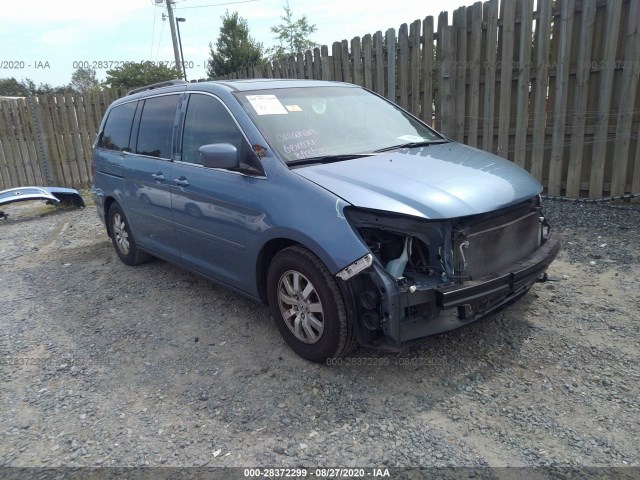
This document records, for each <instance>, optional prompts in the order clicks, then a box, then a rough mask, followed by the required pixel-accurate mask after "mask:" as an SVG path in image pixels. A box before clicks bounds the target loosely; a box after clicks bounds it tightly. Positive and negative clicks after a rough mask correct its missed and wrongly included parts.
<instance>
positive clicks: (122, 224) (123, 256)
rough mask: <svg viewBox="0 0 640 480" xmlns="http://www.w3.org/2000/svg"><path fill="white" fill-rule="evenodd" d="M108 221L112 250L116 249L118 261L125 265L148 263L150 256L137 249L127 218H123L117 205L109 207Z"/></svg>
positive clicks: (122, 213)
mask: <svg viewBox="0 0 640 480" xmlns="http://www.w3.org/2000/svg"><path fill="white" fill-rule="evenodd" d="M108 219H109V220H108V221H109V231H110V233H111V241H112V243H113V248H115V249H116V253H117V254H118V257H120V260H122V261H123V262H124V263H126V264H127V265H140V264H141V263H144V262H148V261H149V260H150V259H151V255H149V254H148V253H146V252H143V251H142V250H140V249H139V248H138V246H137V244H136V241H135V239H134V238H133V235H132V234H131V229H130V227H129V222H128V220H127V217H125V215H124V212H123V211H122V208H120V205H118V204H117V203H113V204H112V205H111V207H110V208H109V215H108Z"/></svg>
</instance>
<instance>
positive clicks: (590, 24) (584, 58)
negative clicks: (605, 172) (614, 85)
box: [566, 0, 596, 197]
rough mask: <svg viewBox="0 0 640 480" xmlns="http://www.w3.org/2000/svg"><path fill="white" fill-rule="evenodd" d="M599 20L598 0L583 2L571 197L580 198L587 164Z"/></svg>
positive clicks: (568, 191)
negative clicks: (585, 154) (586, 140)
mask: <svg viewBox="0 0 640 480" xmlns="http://www.w3.org/2000/svg"><path fill="white" fill-rule="evenodd" d="M595 21H596V0H583V2H582V12H581V21H580V36H579V37H578V38H579V40H578V57H577V64H576V79H575V85H574V99H573V119H572V120H573V121H572V128H571V140H570V150H569V167H568V169H567V189H566V195H567V196H568V197H578V196H579V195H580V182H581V180H582V163H583V161H584V158H583V152H584V131H585V123H586V115H587V113H586V110H587V100H588V98H589V76H590V75H589V73H590V71H591V68H590V64H591V59H592V56H591V50H592V47H593V37H594V35H593V32H594V26H595Z"/></svg>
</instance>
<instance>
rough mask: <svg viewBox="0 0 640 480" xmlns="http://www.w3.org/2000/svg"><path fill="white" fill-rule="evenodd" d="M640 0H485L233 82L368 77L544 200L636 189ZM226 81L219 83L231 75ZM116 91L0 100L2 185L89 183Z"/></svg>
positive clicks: (639, 171)
mask: <svg viewBox="0 0 640 480" xmlns="http://www.w3.org/2000/svg"><path fill="white" fill-rule="evenodd" d="M639 30H640V0H555V1H552V0H537V5H534V0H501V1H500V0H489V1H486V2H484V3H481V2H477V3H475V4H474V5H472V6H470V7H460V8H458V9H457V10H455V11H454V12H453V15H452V22H451V24H450V23H449V15H448V13H447V12H443V13H441V14H440V15H439V16H438V18H437V21H436V20H434V18H433V17H431V16H429V17H426V18H425V19H423V20H416V21H414V22H412V23H411V24H403V25H401V26H400V28H399V30H398V31H397V33H396V31H395V29H393V28H391V29H389V30H387V31H386V33H385V34H383V33H382V32H381V31H378V32H376V33H375V34H373V35H370V34H369V35H365V36H363V37H362V38H360V37H355V38H353V39H352V40H351V41H350V42H348V41H347V40H343V41H341V42H335V43H334V44H333V45H332V47H331V51H329V48H328V47H327V46H322V47H319V48H315V49H314V50H313V51H306V52H304V53H303V54H298V55H297V56H295V57H290V58H287V59H283V60H280V61H275V62H270V63H266V64H264V65H251V66H248V67H247V68H246V69H244V71H242V72H238V73H236V74H235V75H232V76H231V77H233V78H311V79H323V80H339V81H344V82H350V83H355V84H358V85H363V86H365V87H367V88H369V89H371V90H373V91H375V92H377V93H379V94H381V95H383V96H386V97H387V98H389V99H390V100H392V101H394V102H396V103H398V104H399V105H401V106H402V107H405V108H407V109H408V110H409V111H411V112H412V113H414V114H415V115H417V116H419V117H420V118H422V119H423V120H424V121H426V122H427V123H430V124H433V125H434V126H435V127H436V128H437V129H438V130H440V131H442V132H443V133H444V134H446V135H448V136H450V137H452V138H454V139H455V140H459V141H462V142H465V143H468V144H469V145H473V146H477V147H478V148H482V149H484V150H487V151H491V152H494V153H497V154H498V155H501V156H503V157H505V158H508V159H509V160H512V161H514V162H515V163H517V164H518V165H521V166H523V167H524V168H526V169H527V170H528V171H529V172H531V173H532V174H533V176H535V177H536V178H537V179H538V180H540V181H541V182H542V184H543V185H544V186H545V191H546V192H547V193H549V194H551V195H565V196H569V197H577V196H589V197H592V198H597V197H601V196H603V195H620V194H623V193H631V192H633V193H638V192H640V141H638V130H639V127H640V94H639V92H638V87H639V84H638V77H639V76H640V32H639ZM231 77H225V78H231ZM118 96H119V92H101V93H98V94H91V95H88V96H86V97H81V96H77V95H65V96H62V95H55V96H43V97H29V98H27V99H23V100H17V101H7V102H2V101H0V188H9V187H11V186H19V185H25V184H35V185H39V184H47V183H49V184H51V183H54V184H57V185H66V186H74V187H82V186H86V185H88V183H89V181H90V172H89V169H90V166H89V165H90V147H91V143H92V142H93V139H94V138H95V135H96V132H97V129H98V125H99V122H100V118H101V117H102V114H103V113H104V111H105V109H106V107H107V106H108V104H109V103H110V102H111V101H112V100H114V99H115V98H117V97H118Z"/></svg>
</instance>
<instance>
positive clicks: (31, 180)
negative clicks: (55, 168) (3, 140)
mask: <svg viewBox="0 0 640 480" xmlns="http://www.w3.org/2000/svg"><path fill="white" fill-rule="evenodd" d="M17 106H18V111H17V114H18V121H19V122H20V126H21V127H22V136H23V142H24V147H25V156H24V157H23V158H22V161H23V164H22V170H23V171H24V174H25V178H26V182H27V185H38V184H42V178H41V176H40V175H39V173H40V162H39V160H40V159H39V158H38V153H37V151H36V149H35V144H34V142H33V140H34V139H35V138H37V136H36V134H35V126H34V125H33V118H32V116H31V112H30V111H29V106H28V105H27V101H26V99H20V101H19V102H17Z"/></svg>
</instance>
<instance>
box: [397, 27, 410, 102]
mask: <svg viewBox="0 0 640 480" xmlns="http://www.w3.org/2000/svg"><path fill="white" fill-rule="evenodd" d="M398 47H399V50H398V72H397V78H398V88H399V102H398V105H400V106H401V107H402V108H405V109H407V108H409V27H407V24H406V23H403V24H402V25H400V30H398Z"/></svg>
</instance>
